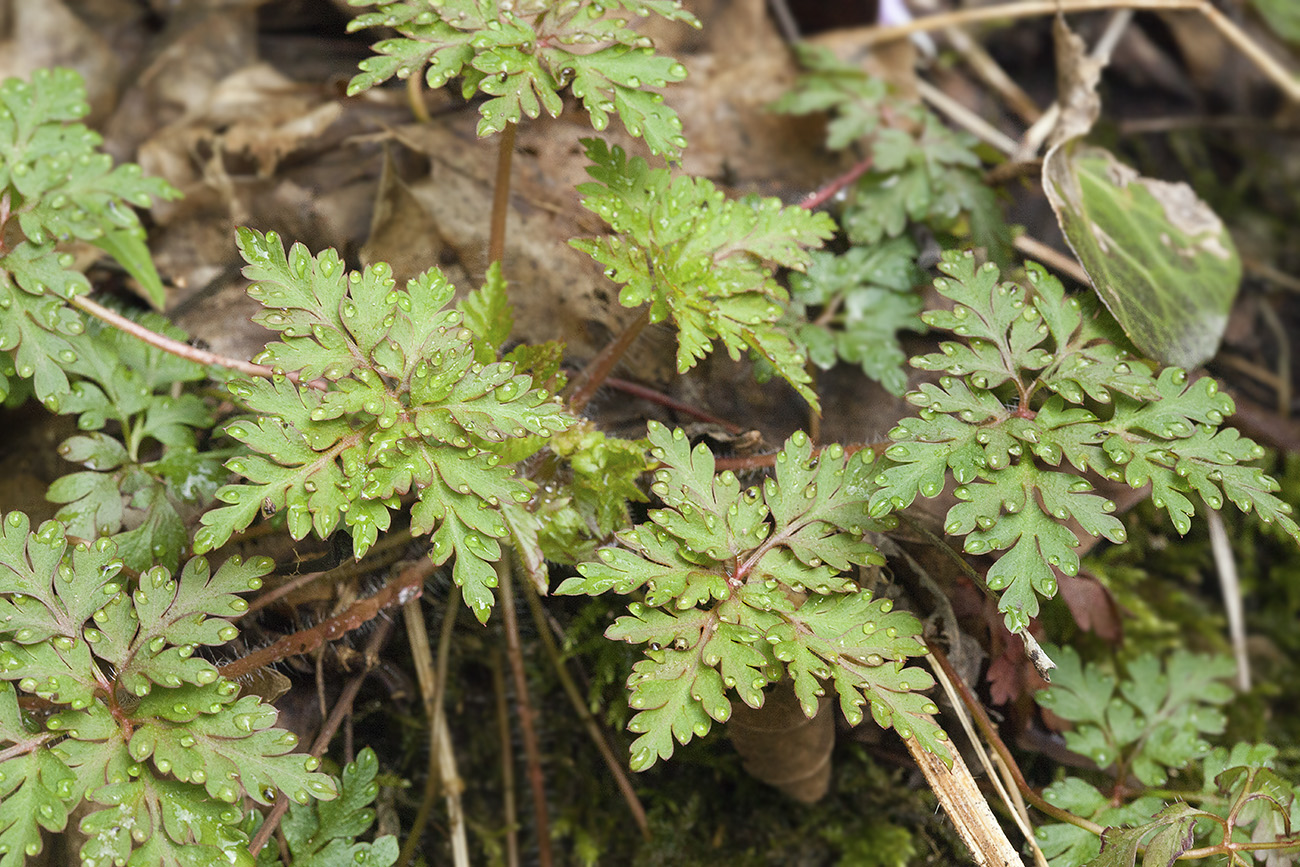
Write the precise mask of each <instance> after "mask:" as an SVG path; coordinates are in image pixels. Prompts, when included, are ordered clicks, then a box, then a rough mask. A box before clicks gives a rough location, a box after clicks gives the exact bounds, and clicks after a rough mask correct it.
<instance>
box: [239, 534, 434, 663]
mask: <svg viewBox="0 0 1300 867" xmlns="http://www.w3.org/2000/svg"><path fill="white" fill-rule="evenodd" d="M435 568H437V567H435V566H434V565H433V561H432V560H430V559H428V558H427V557H422V558H421V559H419V560H418V561H416V562H415V563H413V564H411V565H410V566H408V567H407V568H406V569H404V570H402V574H401V575H399V576H397V579H396V580H394V581H391V582H389V583H388V584H387V585H385V586H384V588H383V589H382V590H380V591H379V592H378V593H376V594H375V595H374V596H367V597H366V598H365V599H360V600H358V601H357V602H354V603H353V604H352V605H351V607H349V608H348V610H347V611H344V612H343V613H342V614H340V615H339V616H337V617H331V618H330V619H329V620H324V621H322V622H320V623H318V624H316V625H315V626H313V627H311V628H310V629H303V630H300V631H298V632H295V633H293V634H292V635H286V636H285V637H284V638H281V639H280V640H279V641H277V642H275V643H274V644H271V645H268V646H267V647H263V648H262V649H261V650H257V651H254V652H253V653H250V654H249V655H248V656H245V657H243V658H242V659H236V660H235V661H234V662H228V663H226V664H225V665H223V666H220V667H219V668H218V671H220V672H221V676H222V677H225V678H229V679H230V680H236V679H238V678H240V677H243V676H244V675H246V674H249V673H251V672H254V671H257V670H258V669H259V668H265V667H266V666H268V665H271V664H273V663H276V662H279V661H280V660H282V659H287V658H289V657H290V656H301V655H302V654H304V653H310V652H311V651H313V650H315V649H316V648H318V647H320V646H321V645H322V644H324V643H325V642H327V641H333V640H335V639H336V638H339V637H341V636H343V635H345V634H347V633H348V632H351V631H352V630H353V629H356V628H357V627H359V626H361V625H362V624H363V623H368V622H369V621H371V620H374V619H375V618H376V617H377V616H378V615H379V612H381V611H383V610H384V609H385V608H391V607H392V606H394V605H401V604H404V603H406V602H409V601H410V600H411V599H414V598H416V597H418V596H419V595H420V593H421V592H422V591H423V589H424V580H425V579H426V578H428V577H429V576H430V575H432V574H433V570H434V569H435ZM384 622H387V621H384Z"/></svg>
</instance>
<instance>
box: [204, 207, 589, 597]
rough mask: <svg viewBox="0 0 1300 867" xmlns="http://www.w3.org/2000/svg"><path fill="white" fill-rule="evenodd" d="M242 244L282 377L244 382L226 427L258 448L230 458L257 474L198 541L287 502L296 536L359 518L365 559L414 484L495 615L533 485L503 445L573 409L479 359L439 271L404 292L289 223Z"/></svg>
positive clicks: (422, 515)
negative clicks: (502, 562) (274, 337)
mask: <svg viewBox="0 0 1300 867" xmlns="http://www.w3.org/2000/svg"><path fill="white" fill-rule="evenodd" d="M239 245H240V250H241V252H242V253H243V256H244V258H245V260H246V261H247V262H248V267H247V268H245V270H244V273H245V275H246V276H247V277H249V279H251V280H252V281H253V284H252V285H251V286H250V287H249V289H248V292H249V295H250V296H251V297H253V298H254V299H256V300H257V301H259V302H260V303H261V304H262V305H264V306H265V307H266V308H267V309H266V311H265V312H264V313H261V314H259V315H258V316H257V317H256V320H257V321H258V322H260V323H262V324H263V325H265V326H267V327H268V328H271V329H273V330H275V331H278V332H279V333H280V340H279V341H275V342H272V343H270V344H269V345H268V346H267V347H266V350H265V351H264V352H263V353H262V354H261V355H260V356H258V360H259V361H262V362H264V363H266V364H269V365H271V366H272V367H273V368H275V369H276V371H277V374H276V375H275V376H273V377H272V378H271V379H269V380H267V379H258V380H252V381H247V380H237V381H235V382H233V383H232V384H231V386H230V388H231V392H232V393H233V394H234V395H235V396H236V397H237V398H238V399H239V400H240V401H242V402H243V404H244V405H245V406H247V407H248V408H249V409H250V410H252V411H253V412H255V413H257V415H256V416H255V417H252V418H244V419H238V420H236V421H234V422H232V423H231V424H229V425H227V427H226V433H227V434H229V435H230V436H232V437H234V438H235V439H237V440H239V441H240V442H242V443H244V444H245V445H247V446H248V447H249V449H250V450H251V451H252V454H251V455H248V456H246V457H238V458H234V459H232V460H230V461H228V462H227V464H226V465H227V466H228V467H229V468H230V469H232V470H234V471H235V472H237V473H239V474H240V475H242V476H243V477H244V478H245V479H246V480H247V481H248V482H249V483H248V484H233V485H227V486H225V487H223V488H222V489H221V490H220V491H218V492H217V499H219V500H221V501H223V502H225V503H227V504H228V505H226V506H224V507H222V508H219V509H216V510H213V511H210V512H207V513H205V514H204V515H203V527H202V528H201V529H200V530H199V532H198V534H196V536H195V541H194V550H195V551H196V552H198V553H202V552H205V551H210V550H212V549H214V548H216V547H218V546H220V545H222V544H224V543H225V541H226V540H227V539H229V538H230V536H231V535H232V534H233V533H235V532H237V531H239V530H242V529H243V528H245V527H247V526H248V525H249V524H250V523H252V521H253V520H254V519H255V518H256V517H257V516H258V515H259V514H260V513H261V512H263V511H271V512H280V511H282V510H283V511H284V513H285V515H286V518H287V521H288V528H289V533H290V535H292V536H293V538H295V539H301V538H303V537H304V536H306V535H307V534H308V533H310V532H313V531H314V532H315V533H316V534H317V535H318V536H319V537H321V538H325V537H327V536H329V535H330V534H331V533H332V532H334V530H335V529H337V528H338V527H339V526H340V525H343V526H346V528H347V529H348V530H349V532H350V533H351V534H352V543H353V549H354V551H355V552H356V555H357V556H358V557H360V556H362V555H363V554H364V553H365V552H366V551H367V550H368V549H369V547H370V546H371V545H372V544H374V542H375V540H376V539H377V538H378V537H379V533H380V532H381V531H384V530H387V529H388V527H389V522H390V512H391V510H393V509H396V508H398V506H399V502H398V501H399V498H400V497H401V496H402V495H403V494H406V493H408V492H411V491H414V492H416V494H417V497H418V500H417V502H416V503H415V505H414V506H413V507H412V508H411V519H412V520H411V530H412V532H414V533H416V534H425V533H431V534H432V547H431V556H432V557H433V559H434V561H435V562H437V563H445V562H446V561H447V560H448V559H450V558H451V557H452V556H453V555H454V556H455V558H456V562H455V566H454V569H453V576H454V578H455V581H456V583H457V584H459V585H460V586H461V587H462V589H463V590H464V596H465V602H466V604H467V605H469V606H470V608H471V609H472V610H473V611H474V614H475V616H477V617H478V618H479V619H480V620H484V621H485V620H486V619H487V617H488V614H489V612H490V611H491V607H492V601H493V596H492V590H491V588H493V587H495V586H496V580H497V579H496V573H495V572H494V571H493V569H492V567H491V565H489V564H490V563H491V562H493V561H495V560H496V559H497V558H499V557H500V556H501V548H500V545H499V542H498V540H500V539H504V538H505V537H506V536H507V535H508V532H509V531H508V528H507V526H506V523H505V520H504V519H503V517H502V515H501V509H502V508H503V507H505V506H508V505H510V504H516V503H525V502H527V501H528V500H529V499H530V496H531V495H530V491H529V489H528V487H527V485H525V484H524V482H523V481H521V480H520V479H519V478H518V477H517V475H516V473H515V470H514V469H513V468H512V467H511V466H510V465H509V464H508V463H507V462H506V461H504V460H503V458H502V456H503V454H508V453H509V450H510V448H511V447H512V444H518V443H520V442H524V443H527V442H528V441H529V439H530V437H547V436H550V435H552V434H555V433H558V432H560V431H564V430H567V429H568V428H569V427H571V426H572V424H573V419H572V418H571V417H570V416H568V415H566V414H565V413H564V412H563V410H562V408H561V406H560V404H559V403H558V402H557V401H556V399H555V398H554V397H553V396H551V395H550V394H549V393H547V392H546V391H544V390H542V389H539V388H535V387H534V385H533V382H532V377H530V376H528V375H525V374H519V373H516V371H515V368H514V365H513V364H510V363H508V362H490V363H488V364H481V363H479V362H478V361H476V360H475V347H474V337H475V336H474V334H473V333H472V332H471V331H470V330H469V329H468V328H465V327H464V326H463V321H462V320H463V315H462V314H461V312H460V311H457V310H454V309H448V308H447V305H448V304H449V303H450V302H451V301H452V297H453V294H454V291H455V290H454V289H453V287H452V286H451V284H449V283H448V282H447V281H446V279H445V278H444V277H443V275H442V273H441V272H439V271H438V270H437V269H433V270H430V271H428V272H426V273H425V274H423V275H421V276H419V277H417V278H415V279H413V280H411V281H410V282H409V283H408V285H407V286H406V287H405V288H402V289H398V288H396V287H395V285H394V281H393V279H392V276H391V270H390V269H389V267H388V266H387V265H386V264H384V263H379V264H377V265H372V266H370V267H369V268H367V269H366V270H365V271H364V272H363V273H349V272H348V270H347V269H346V268H345V267H344V266H343V263H342V260H341V259H339V256H338V254H337V253H336V252H334V251H333V250H326V251H324V252H322V253H321V254H319V255H318V256H314V257H313V256H312V255H311V254H310V253H309V252H308V251H307V249H306V248H305V247H303V246H302V245H300V244H295V245H294V246H293V248H292V249H291V250H290V251H289V253H288V254H286V253H285V250H284V245H283V244H282V243H281V242H280V239H279V237H277V236H276V235H275V234H274V233H268V234H267V235H262V234H260V233H258V232H254V231H252V230H249V229H240V231H239ZM475 315H477V314H475ZM290 373H292V374H295V375H296V379H290V377H289V376H288V374H290ZM313 381H315V382H313ZM309 382H313V384H312V385H307V384H306V383H309ZM317 386H319V387H317Z"/></svg>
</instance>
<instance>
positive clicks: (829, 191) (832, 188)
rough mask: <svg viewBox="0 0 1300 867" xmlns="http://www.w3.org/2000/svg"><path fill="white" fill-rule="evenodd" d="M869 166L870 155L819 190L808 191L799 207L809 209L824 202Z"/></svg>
mask: <svg viewBox="0 0 1300 867" xmlns="http://www.w3.org/2000/svg"><path fill="white" fill-rule="evenodd" d="M870 168H871V157H867V158H866V159H865V160H863V161H862V162H860V163H858V164H857V165H855V166H854V167H853V168H851V169H849V170H848V171H847V172H845V173H844V174H842V175H840V176H839V177H838V178H835V179H834V180H832V181H831V182H830V183H828V184H826V185H825V186H824V187H822V188H821V189H820V190H817V191H816V192H814V193H810V194H809V195H808V196H807V197H806V198H805V199H804V200H803V201H802V202H800V203H799V207H801V208H804V209H806V210H809V211H811V210H812V209H813V208H816V207H819V206H821V205H824V204H826V203H827V202H829V201H830V200H831V199H832V198H833V197H834V196H835V194H836V193H838V192H839V191H840V190H842V189H844V188H845V187H847V186H848V185H849V184H851V183H853V182H854V181H856V180H857V179H858V178H860V177H862V176H863V175H864V174H866V173H867V171H868V170H869V169H870Z"/></svg>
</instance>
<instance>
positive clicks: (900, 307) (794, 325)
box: [783, 238, 924, 394]
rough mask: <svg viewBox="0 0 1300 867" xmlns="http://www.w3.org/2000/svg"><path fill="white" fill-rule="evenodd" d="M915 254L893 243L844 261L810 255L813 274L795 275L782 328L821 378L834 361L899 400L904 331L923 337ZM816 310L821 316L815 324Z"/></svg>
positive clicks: (860, 250) (903, 383)
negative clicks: (812, 315)
mask: <svg viewBox="0 0 1300 867" xmlns="http://www.w3.org/2000/svg"><path fill="white" fill-rule="evenodd" d="M919 277H920V271H919V269H918V268H917V267H916V246H915V245H914V244H913V243H912V242H911V241H910V240H909V239H906V238H895V239H892V240H889V241H886V242H884V243H882V244H879V245H877V246H873V247H850V248H849V250H848V251H847V252H846V253H844V254H843V255H838V256H837V255H833V254H830V253H825V252H821V251H818V252H815V253H813V254H812V259H811V262H810V264H809V266H808V270H807V271H806V272H804V273H798V272H796V273H793V274H791V275H790V306H789V307H788V308H787V310H786V316H785V319H784V321H783V324H784V325H785V327H786V328H787V330H789V331H790V333H791V335H792V336H793V337H794V340H795V342H796V343H798V344H801V345H802V346H803V348H804V350H805V351H806V352H807V354H808V358H809V360H811V361H812V362H813V363H814V364H816V365H817V366H818V367H820V368H822V369H823V370H829V369H830V368H831V367H832V366H833V365H834V364H835V362H836V361H839V360H843V361H845V362H848V363H850V364H858V365H861V367H862V372H863V373H865V374H866V375H867V376H869V377H871V378H872V379H875V380H877V381H879V382H880V383H881V385H883V386H885V388H886V389H888V390H889V391H890V392H891V393H893V394H902V393H903V391H904V390H905V389H906V388H907V374H906V373H905V372H904V371H903V364H904V362H905V361H906V360H907V356H906V355H905V354H904V352H903V349H902V347H901V346H900V345H899V343H898V337H897V334H898V332H899V331H902V330H911V331H919V330H921V329H923V328H924V325H923V324H922V323H921V320H920V316H919V314H920V312H921V299H920V297H919V296H917V294H916V293H915V292H914V291H913V286H914V285H915V284H916V283H918V282H920V280H919ZM810 308H821V312H820V313H819V314H818V315H817V316H816V319H815V321H809V315H810Z"/></svg>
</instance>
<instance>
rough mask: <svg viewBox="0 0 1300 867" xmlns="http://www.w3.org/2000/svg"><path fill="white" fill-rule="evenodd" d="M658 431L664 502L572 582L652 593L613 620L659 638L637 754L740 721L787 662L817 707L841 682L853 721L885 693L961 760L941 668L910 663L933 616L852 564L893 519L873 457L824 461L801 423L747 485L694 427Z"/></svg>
mask: <svg viewBox="0 0 1300 867" xmlns="http://www.w3.org/2000/svg"><path fill="white" fill-rule="evenodd" d="M649 440H650V444H651V455H652V456H653V457H654V458H656V459H657V460H658V461H659V462H660V464H661V469H659V470H657V471H656V473H655V479H656V481H655V483H654V485H653V487H652V490H653V491H654V493H655V494H656V495H657V496H658V497H659V498H660V500H661V501H662V502H663V504H664V508H662V509H655V510H651V512H650V521H649V522H648V523H645V524H640V525H638V526H637V527H636V528H634V529H633V530H629V531H625V532H622V533H619V534H618V535H617V538H618V540H619V542H620V543H621V547H609V548H602V549H600V551H599V552H598V557H597V559H596V560H593V561H590V562H587V563H582V564H580V565H579V566H578V571H579V573H580V577H575V578H569V579H567V580H566V581H565V582H564V583H563V584H561V585H560V587H559V588H558V589H557V590H556V593H559V594H564V595H578V594H590V595H596V594H600V593H604V592H606V591H608V590H614V591H616V592H618V593H622V594H631V593H635V592H644V594H645V596H644V598H645V602H644V604H643V603H641V602H633V603H631V604H630V605H629V606H628V614H627V616H625V617H620V618H619V619H618V620H617V621H615V623H614V625H613V626H611V627H610V628H609V629H608V630H607V631H606V633H605V634H606V637H607V638H611V639H616V640H622V641H627V642H630V643H635V644H644V645H647V649H646V655H645V658H644V659H642V660H641V661H640V662H638V663H637V664H636V665H635V666H634V668H633V672H632V676H631V677H630V678H629V679H628V687H629V689H630V690H631V693H632V694H631V698H630V701H629V703H630V704H631V706H632V707H633V708H634V709H636V710H637V711H638V713H637V714H636V715H635V716H634V717H633V719H632V722H631V724H630V725H629V728H630V729H631V730H632V731H633V732H636V733H638V734H639V735H640V737H638V738H637V740H636V741H635V742H634V743H633V745H632V767H633V768H634V769H636V770H643V769H645V768H648V767H650V766H651V765H653V764H654V763H655V762H656V761H658V760H659V759H668V758H670V757H671V756H672V754H673V751H674V748H675V747H674V743H675V742H676V743H682V744H685V743H687V742H689V741H690V740H691V739H692V738H694V737H699V736H703V735H705V734H708V732H709V730H710V729H711V727H712V724H713V722H725V721H726V720H727V719H728V718H729V717H730V715H731V699H730V698H729V695H728V694H729V693H731V694H734V695H735V696H736V697H737V698H738V699H739V700H741V701H744V702H745V703H746V704H748V705H749V706H750V707H760V706H761V705H762V704H763V688H764V687H765V686H767V685H768V684H770V683H772V682H774V681H775V680H777V679H779V678H781V677H783V676H789V677H790V678H791V679H792V680H793V682H794V688H795V694H796V695H797V696H798V698H799V701H800V704H801V705H802V707H803V709H804V712H805V713H806V714H807V715H809V716H810V717H811V716H812V715H814V714H815V713H816V712H817V708H818V704H819V702H818V698H819V697H820V696H821V695H823V694H824V692H825V690H826V686H827V683H828V682H831V683H833V684H834V688H835V691H836V692H837V693H838V695H839V698H840V707H841V708H842V710H843V712H844V715H845V717H846V718H847V719H848V720H849V722H850V723H852V724H855V725H856V724H857V723H858V722H860V721H861V720H862V719H863V708H864V706H869V708H870V712H871V715H872V718H873V719H875V721H876V722H877V723H878V724H879V725H881V726H883V727H893V728H894V729H895V730H897V731H898V733H899V734H900V735H901V736H903V737H905V738H906V737H911V736H915V737H916V738H917V740H918V741H919V742H920V743H921V744H922V745H923V746H924V747H925V748H926V749H927V750H929V751H931V752H933V753H935V754H936V755H939V756H941V757H943V758H945V759H947V757H948V752H947V746H946V744H945V743H944V741H945V739H946V736H945V735H944V733H943V730H942V729H941V728H939V726H938V725H937V724H936V723H935V722H934V720H933V718H932V716H931V715H932V714H933V713H934V712H935V706H934V704H933V703H932V702H930V701H929V699H927V698H926V697H925V696H924V695H923V694H922V693H921V691H922V690H925V689H928V688H929V687H930V686H932V685H933V683H934V681H933V679H932V678H931V677H930V675H929V674H928V673H927V672H926V671H925V670H923V669H920V668H916V667H909V666H908V665H907V661H908V659H909V658H910V657H914V656H920V655H922V654H924V653H925V645H924V644H923V643H922V642H921V640H920V623H919V622H918V621H917V620H916V618H914V617H913V616H912V615H910V614H907V613H904V612H900V611H893V610H892V604H891V603H890V601H889V600H887V599H872V598H871V594H870V593H868V592H866V591H865V590H862V589H861V588H859V587H858V586H857V585H856V584H855V583H854V582H853V581H852V580H850V579H849V578H847V577H846V576H845V574H844V573H845V572H846V571H847V570H849V569H851V568H852V567H853V566H854V565H864V564H867V563H881V562H883V558H882V557H881V556H880V554H879V552H877V551H876V549H875V548H874V547H872V546H871V545H870V544H869V543H868V542H866V541H865V540H864V539H863V534H864V533H865V532H866V531H867V530H870V529H872V528H873V527H875V526H877V525H876V523H875V522H874V521H872V520H871V519H870V517H869V516H868V515H867V514H866V503H865V502H864V501H863V499H862V498H861V496H860V495H859V494H858V491H860V490H861V488H862V486H863V485H864V484H866V483H867V479H868V477H869V475H870V468H869V466H868V465H867V463H866V462H865V461H864V460H863V458H862V456H860V455H856V456H853V457H846V456H845V454H844V451H843V449H841V448H839V447H838V446H831V447H829V448H827V449H826V450H824V451H823V452H822V453H821V454H820V455H819V456H817V458H815V459H814V458H813V455H812V446H811V444H810V443H809V441H808V438H807V436H805V435H804V434H802V433H796V434H795V435H794V436H792V437H791V438H790V439H789V440H788V441H787V442H786V444H785V448H784V449H783V450H782V452H781V453H780V454H779V455H778V456H777V459H776V472H775V476H774V478H771V479H768V480H767V481H766V482H765V483H764V484H763V486H762V488H750V489H749V490H747V491H744V492H742V491H741V489H740V483H739V482H738V481H737V479H736V477H735V475H734V474H732V473H730V472H724V473H721V474H716V473H715V472H714V469H715V464H714V458H713V454H712V453H711V452H710V451H709V450H708V448H707V447H706V446H704V445H699V446H696V447H695V448H694V449H692V448H691V446H690V443H689V442H688V441H687V439H686V437H685V435H684V433H683V432H682V431H681V430H674V431H669V430H668V429H666V428H664V427H663V426H662V425H658V424H655V423H653V422H652V423H651V424H650V427H649Z"/></svg>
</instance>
